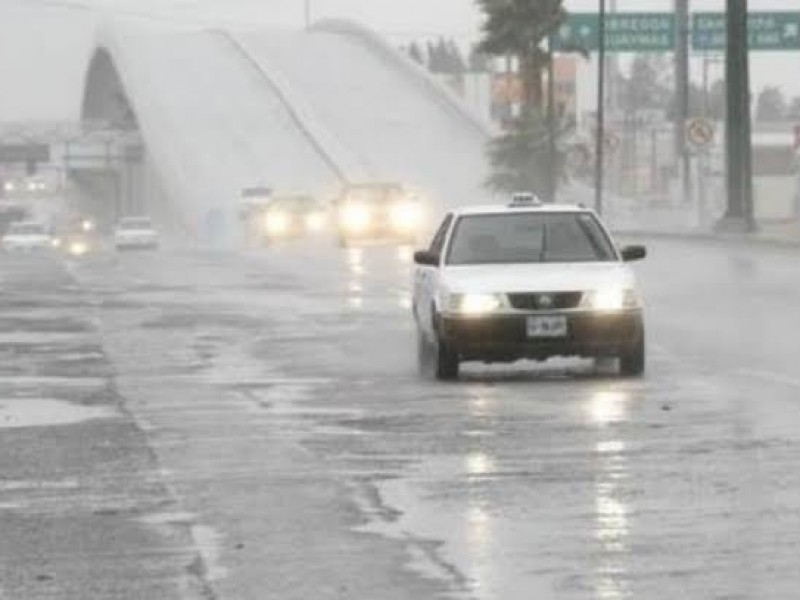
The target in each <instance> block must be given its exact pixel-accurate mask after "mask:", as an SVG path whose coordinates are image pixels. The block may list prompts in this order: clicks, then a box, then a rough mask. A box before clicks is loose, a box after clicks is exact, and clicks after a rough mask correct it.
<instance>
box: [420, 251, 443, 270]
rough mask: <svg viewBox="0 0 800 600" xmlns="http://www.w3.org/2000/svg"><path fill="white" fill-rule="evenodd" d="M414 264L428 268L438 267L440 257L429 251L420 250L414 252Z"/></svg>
mask: <svg viewBox="0 0 800 600" xmlns="http://www.w3.org/2000/svg"><path fill="white" fill-rule="evenodd" d="M414 262H415V263H416V264H418V265H424V266H427V267H438V266H439V255H438V254H436V253H434V252H430V251H428V250H418V251H417V252H414Z"/></svg>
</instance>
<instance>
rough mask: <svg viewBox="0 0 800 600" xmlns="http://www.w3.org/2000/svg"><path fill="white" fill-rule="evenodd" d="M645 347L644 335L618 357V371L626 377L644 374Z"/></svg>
mask: <svg viewBox="0 0 800 600" xmlns="http://www.w3.org/2000/svg"><path fill="white" fill-rule="evenodd" d="M644 368H645V347H644V335H642V336H640V337H639V339H638V340H637V341H636V343H635V344H634V345H633V346H631V348H630V349H628V350H626V351H625V352H624V353H623V354H622V355H621V356H620V357H619V372H620V374H621V375H623V376H626V377H638V376H640V375H642V374H644Z"/></svg>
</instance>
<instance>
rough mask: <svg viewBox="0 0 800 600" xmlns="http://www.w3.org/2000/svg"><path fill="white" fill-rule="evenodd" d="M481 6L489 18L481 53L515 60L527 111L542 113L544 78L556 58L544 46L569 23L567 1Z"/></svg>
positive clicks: (501, 1) (498, 0)
mask: <svg viewBox="0 0 800 600" xmlns="http://www.w3.org/2000/svg"><path fill="white" fill-rule="evenodd" d="M478 5H479V6H480V8H481V10H482V11H483V12H484V14H485V15H486V22H485V23H484V25H483V34H484V37H483V40H482V41H481V43H480V45H479V46H478V49H479V51H481V52H483V53H486V54H490V55H494V56H509V55H510V56H513V57H515V58H516V59H517V61H518V62H519V66H520V76H521V79H522V89H523V110H524V111H525V112H529V111H531V110H537V109H538V110H541V109H542V107H543V105H544V86H543V85H542V76H543V74H544V71H545V69H546V68H547V66H548V64H549V61H550V60H551V58H552V57H551V55H550V52H549V49H545V48H543V47H542V46H543V42H544V41H545V40H547V39H548V38H549V37H550V36H551V35H552V34H555V32H556V31H558V28H559V27H560V26H561V24H562V23H563V22H564V20H565V19H566V16H567V13H566V11H565V9H564V6H563V0H478Z"/></svg>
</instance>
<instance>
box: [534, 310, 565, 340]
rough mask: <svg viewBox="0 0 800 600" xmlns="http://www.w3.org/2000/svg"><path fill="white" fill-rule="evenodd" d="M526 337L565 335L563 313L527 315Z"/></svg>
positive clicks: (557, 336)
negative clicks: (539, 315)
mask: <svg viewBox="0 0 800 600" xmlns="http://www.w3.org/2000/svg"><path fill="white" fill-rule="evenodd" d="M528 337H529V338H561V337H567V317H565V316H563V315H554V316H544V317H528Z"/></svg>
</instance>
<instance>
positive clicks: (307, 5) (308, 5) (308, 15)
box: [305, 0, 311, 29]
mask: <svg viewBox="0 0 800 600" xmlns="http://www.w3.org/2000/svg"><path fill="white" fill-rule="evenodd" d="M305 21H306V29H311V0H305Z"/></svg>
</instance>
